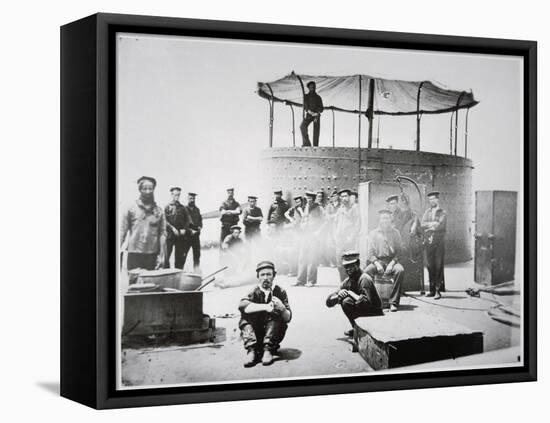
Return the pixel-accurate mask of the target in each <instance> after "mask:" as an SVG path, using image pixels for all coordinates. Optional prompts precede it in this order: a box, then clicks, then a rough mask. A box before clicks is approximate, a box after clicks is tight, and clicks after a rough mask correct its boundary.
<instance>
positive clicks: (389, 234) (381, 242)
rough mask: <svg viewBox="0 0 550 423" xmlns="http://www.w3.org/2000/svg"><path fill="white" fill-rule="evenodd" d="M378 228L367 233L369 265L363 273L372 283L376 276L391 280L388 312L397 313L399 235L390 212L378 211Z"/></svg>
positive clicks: (401, 271)
mask: <svg viewBox="0 0 550 423" xmlns="http://www.w3.org/2000/svg"><path fill="white" fill-rule="evenodd" d="M378 213H379V219H380V220H379V222H378V227H377V228H376V229H374V230H373V231H371V232H370V233H369V238H368V253H367V257H368V258H367V260H368V261H369V265H368V266H367V267H366V268H365V273H366V274H367V275H368V276H369V278H370V279H371V280H372V281H373V280H374V278H375V276H376V275H380V276H386V277H390V278H392V279H393V287H392V292H391V295H390V300H389V303H390V310H391V311H397V306H399V300H400V298H401V282H402V280H403V272H404V269H403V266H402V265H401V264H399V262H398V259H399V254H400V253H401V250H402V246H401V244H402V242H401V235H400V234H399V231H398V230H397V229H395V228H394V227H393V225H392V220H391V215H392V214H391V212H390V211H389V210H380V211H379V212H378Z"/></svg>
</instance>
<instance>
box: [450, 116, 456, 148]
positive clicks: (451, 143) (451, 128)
mask: <svg viewBox="0 0 550 423" xmlns="http://www.w3.org/2000/svg"><path fill="white" fill-rule="evenodd" d="M454 115H455V112H454V110H453V112H452V113H451V122H450V124H449V154H453V116H454Z"/></svg>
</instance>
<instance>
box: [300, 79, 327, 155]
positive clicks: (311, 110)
mask: <svg viewBox="0 0 550 423" xmlns="http://www.w3.org/2000/svg"><path fill="white" fill-rule="evenodd" d="M307 88H308V90H309V92H308V93H307V94H306V95H304V113H305V116H304V120H303V121H302V124H301V125H300V131H301V132H302V146H303V147H311V142H310V141H309V135H308V133H307V128H308V126H309V124H310V123H311V122H313V146H314V147H317V146H318V145H319V132H320V131H321V113H323V109H324V107H323V100H322V99H321V97H320V96H319V94H317V93H316V92H315V88H316V85H315V82H313V81H309V82H308V83H307Z"/></svg>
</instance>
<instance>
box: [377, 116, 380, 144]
mask: <svg viewBox="0 0 550 423" xmlns="http://www.w3.org/2000/svg"><path fill="white" fill-rule="evenodd" d="M376 148H380V115H378V124H377V125H376Z"/></svg>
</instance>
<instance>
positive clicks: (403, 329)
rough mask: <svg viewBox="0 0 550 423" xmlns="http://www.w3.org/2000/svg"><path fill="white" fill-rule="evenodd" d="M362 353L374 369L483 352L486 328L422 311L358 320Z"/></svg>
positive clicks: (357, 325)
mask: <svg viewBox="0 0 550 423" xmlns="http://www.w3.org/2000/svg"><path fill="white" fill-rule="evenodd" d="M355 323H356V327H355V342H356V344H357V348H358V350H359V354H361V356H362V357H363V358H364V359H365V361H366V362H367V363H368V365H369V366H370V367H372V368H373V369H374V370H383V369H391V368H395V367H401V366H409V365H413V364H419V363H427V362H431V361H438V360H445V359H449V358H456V357H461V356H465V355H470V354H478V353H482V352H483V332H482V331H480V330H472V329H470V328H467V327H465V326H462V325H459V324H457V323H454V322H451V321H449V320H446V319H443V318H441V317H437V316H433V315H427V314H424V313H421V312H418V311H413V312H397V313H388V314H385V315H383V316H373V317H361V318H359V319H356V321H355Z"/></svg>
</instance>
